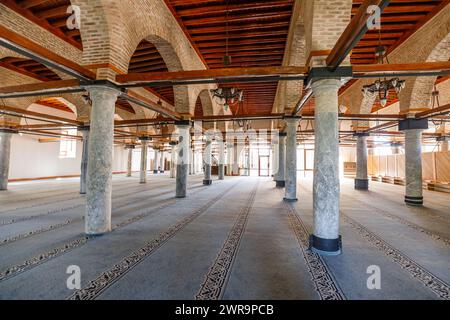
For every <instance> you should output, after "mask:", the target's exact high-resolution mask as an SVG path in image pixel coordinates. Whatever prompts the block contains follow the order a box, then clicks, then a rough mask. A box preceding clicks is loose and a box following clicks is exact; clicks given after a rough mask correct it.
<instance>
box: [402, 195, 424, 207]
mask: <svg viewBox="0 0 450 320" xmlns="http://www.w3.org/2000/svg"><path fill="white" fill-rule="evenodd" d="M405 203H406V204H407V205H410V206H421V205H423V197H410V196H405Z"/></svg>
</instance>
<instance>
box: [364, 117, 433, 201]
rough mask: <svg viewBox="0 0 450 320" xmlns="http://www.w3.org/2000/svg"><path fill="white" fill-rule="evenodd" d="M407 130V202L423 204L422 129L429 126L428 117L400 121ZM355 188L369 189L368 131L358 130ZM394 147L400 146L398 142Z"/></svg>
mask: <svg viewBox="0 0 450 320" xmlns="http://www.w3.org/2000/svg"><path fill="white" fill-rule="evenodd" d="M399 128H400V130H402V131H404V132H405V203H406V204H408V205H415V206H420V205H422V204H423V191H422V131H423V130H426V129H427V128H428V120H427V119H419V120H416V119H406V120H402V121H400V122H399ZM355 136H356V137H357V142H356V178H355V189H357V190H368V189H369V179H368V174H367V154H368V150H367V141H366V138H367V137H368V136H369V134H368V133H362V132H357V133H355ZM394 148H398V144H396V145H395V147H394Z"/></svg>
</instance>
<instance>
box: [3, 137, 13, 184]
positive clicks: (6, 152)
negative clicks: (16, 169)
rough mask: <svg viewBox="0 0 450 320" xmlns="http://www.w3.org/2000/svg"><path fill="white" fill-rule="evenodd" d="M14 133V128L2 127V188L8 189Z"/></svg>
mask: <svg viewBox="0 0 450 320" xmlns="http://www.w3.org/2000/svg"><path fill="white" fill-rule="evenodd" d="M12 133H13V131H12V130H9V129H0V190H7V189H8V177H9V159H10V154H11V136H12Z"/></svg>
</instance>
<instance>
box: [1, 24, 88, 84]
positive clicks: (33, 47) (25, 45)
mask: <svg viewBox="0 0 450 320" xmlns="http://www.w3.org/2000/svg"><path fill="white" fill-rule="evenodd" d="M0 43H1V44H2V45H4V46H6V47H8V46H9V45H10V44H11V45H12V46H13V47H14V48H9V49H11V50H16V49H19V50H18V51H21V50H24V52H18V53H21V54H22V55H25V54H29V55H30V58H32V59H34V58H35V57H36V56H38V57H40V58H42V59H43V61H41V63H43V64H44V65H47V64H48V65H47V66H50V67H54V68H55V67H56V68H59V69H60V70H61V71H64V72H66V73H68V74H70V75H71V76H75V77H82V78H87V79H95V78H96V74H95V73H93V72H92V71H90V70H88V69H85V68H83V67H82V66H80V65H78V64H76V63H75V62H73V61H70V60H68V59H66V58H63V57H61V56H59V55H57V54H56V53H54V52H53V51H51V50H49V49H47V48H44V47H43V46H41V45H39V44H37V43H35V42H33V41H31V40H29V39H28V38H26V37H24V36H22V35H20V34H18V33H16V32H14V31H11V30H10V29H8V28H5V27H4V26H0ZM16 51H17V50H16Z"/></svg>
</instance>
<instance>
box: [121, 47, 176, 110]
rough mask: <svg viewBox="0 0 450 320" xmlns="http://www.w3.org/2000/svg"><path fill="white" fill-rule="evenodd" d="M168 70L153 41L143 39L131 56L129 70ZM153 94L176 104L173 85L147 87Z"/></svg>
mask: <svg viewBox="0 0 450 320" xmlns="http://www.w3.org/2000/svg"><path fill="white" fill-rule="evenodd" d="M158 71H168V70H167V65H166V63H165V62H164V60H163V58H162V57H161V55H160V54H159V52H158V50H157V49H156V47H155V46H154V45H153V43H150V42H148V41H147V40H143V41H141V43H140V44H139V45H138V46H137V48H136V51H135V52H134V54H133V56H132V57H131V61H130V65H129V67H128V72H130V73H132V72H158ZM146 89H147V90H149V91H151V92H152V93H153V94H156V95H157V96H158V97H159V98H160V99H161V100H165V101H166V102H168V103H170V104H171V105H173V104H174V100H175V98H174V93H173V87H171V86H170V87H158V88H153V89H151V88H146Z"/></svg>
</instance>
